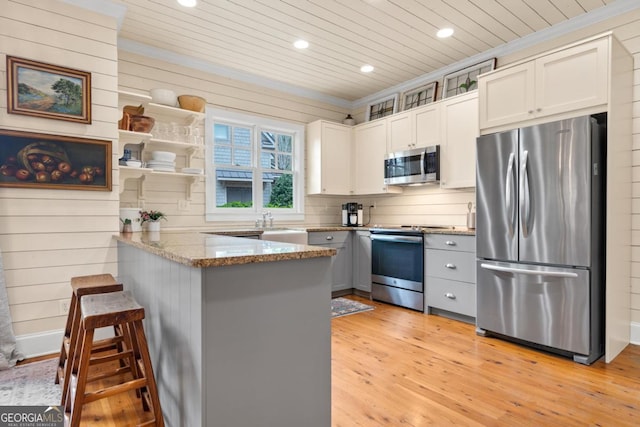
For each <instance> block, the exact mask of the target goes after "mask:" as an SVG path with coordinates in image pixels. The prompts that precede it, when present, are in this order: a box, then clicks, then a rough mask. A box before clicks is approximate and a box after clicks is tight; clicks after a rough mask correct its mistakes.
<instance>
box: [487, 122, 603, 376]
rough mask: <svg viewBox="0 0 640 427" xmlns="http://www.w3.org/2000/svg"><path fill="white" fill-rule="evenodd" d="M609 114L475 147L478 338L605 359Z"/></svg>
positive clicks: (585, 359)
mask: <svg viewBox="0 0 640 427" xmlns="http://www.w3.org/2000/svg"><path fill="white" fill-rule="evenodd" d="M605 129H606V115H605V114H601V115H597V116H585V117H579V118H574V119H569V120H561V121H557V122H553V123H546V124H542V125H537V126H531V127H525V128H520V129H514V130H511V131H508V132H502V133H495V134H491V135H485V136H481V137H479V138H478V139H477V147H476V148H477V176H476V179H477V182H476V185H477V187H476V192H477V193H476V199H477V200H476V202H477V214H476V245H477V266H476V268H477V270H476V272H477V315H476V316H477V317H476V322H477V332H478V334H480V335H483V334H490V335H497V336H499V337H503V338H507V339H512V340H515V341H518V342H520V343H523V344H526V345H531V346H535V347H539V348H541V349H544V350H548V351H551V352H555V353H560V354H562V355H565V356H570V357H573V359H574V360H575V361H576V362H580V363H584V364H591V363H592V362H594V361H595V360H597V359H598V358H600V357H601V356H602V355H603V354H604V254H605V252H604V251H605V239H604V230H605V228H604V222H605V218H604V213H605V210H604V204H605V197H604V196H605V195H604V189H605V185H604V184H605V182H604V180H605V177H606V174H605V170H604V166H605V163H606V162H605V156H606V153H605V152H604V150H605V147H606V144H605V143H604V142H605V141H604V138H606V132H605Z"/></svg>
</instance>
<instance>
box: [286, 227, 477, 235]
mask: <svg viewBox="0 0 640 427" xmlns="http://www.w3.org/2000/svg"><path fill="white" fill-rule="evenodd" d="M299 228H306V230H307V232H308V233H313V232H330V231H370V230H373V229H376V228H381V227H370V226H364V227H344V226H340V225H329V226H322V225H319V226H314V227H299ZM422 232H423V233H424V234H458V235H462V236H475V235H476V230H475V229H473V230H471V229H468V228H467V227H452V228H446V229H423V230H422Z"/></svg>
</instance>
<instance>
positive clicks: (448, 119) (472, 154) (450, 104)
mask: <svg viewBox="0 0 640 427" xmlns="http://www.w3.org/2000/svg"><path fill="white" fill-rule="evenodd" d="M440 111H441V114H442V133H441V135H442V143H441V145H440V186H441V187H442V188H464V187H475V185H476V138H477V137H478V135H479V127H478V91H473V92H470V93H467V94H464V95H459V96H455V97H453V98H450V99H446V100H445V101H443V102H442V103H441V110H440Z"/></svg>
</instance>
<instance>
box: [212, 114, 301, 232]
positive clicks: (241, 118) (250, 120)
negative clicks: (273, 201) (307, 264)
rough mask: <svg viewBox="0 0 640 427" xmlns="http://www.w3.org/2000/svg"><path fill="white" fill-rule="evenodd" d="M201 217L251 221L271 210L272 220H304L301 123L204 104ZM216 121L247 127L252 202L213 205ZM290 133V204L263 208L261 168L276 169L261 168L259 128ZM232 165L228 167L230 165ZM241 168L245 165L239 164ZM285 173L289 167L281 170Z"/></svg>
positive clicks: (263, 170)
mask: <svg viewBox="0 0 640 427" xmlns="http://www.w3.org/2000/svg"><path fill="white" fill-rule="evenodd" d="M205 114H206V117H205V132H204V136H205V153H206V154H205V221H206V222H211V221H236V222H237V221H252V222H253V221H255V220H256V219H258V217H260V215H261V213H262V212H264V211H267V210H268V211H271V212H272V214H273V216H274V217H275V218H276V220H285V221H303V220H304V189H305V181H304V178H305V171H304V149H305V144H304V141H305V127H304V125H301V124H298V123H295V122H287V121H284V120H274V119H270V118H266V117H262V116H258V115H253V114H246V113H239V112H234V111H229V110H221V109H218V108H211V107H208V106H207V108H206V111H205ZM215 123H220V124H225V125H232V126H243V127H248V128H251V130H252V135H251V138H252V140H251V150H252V165H251V170H252V173H253V193H252V197H253V206H252V207H251V208H219V207H217V206H216V193H215V191H216V180H217V178H216V171H215V164H214V162H213V150H214V144H215V137H214V132H213V129H214V124H215ZM261 131H268V132H275V133H283V134H290V135H292V137H293V141H292V151H293V153H292V160H293V167H292V169H291V171H290V172H291V174H292V175H293V182H294V185H293V208H267V207H263V206H262V203H263V202H262V201H263V189H262V176H263V175H262V174H263V173H264V172H269V171H271V172H274V171H275V172H277V171H278V170H277V169H264V168H262V167H261V163H260V155H261V151H262V148H261V142H260V132H261ZM231 168H232V167H231ZM242 169H246V167H245V168H242ZM282 172H285V173H289V171H282ZM257 201H259V202H257Z"/></svg>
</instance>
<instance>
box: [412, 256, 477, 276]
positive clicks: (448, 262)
mask: <svg viewBox="0 0 640 427" xmlns="http://www.w3.org/2000/svg"><path fill="white" fill-rule="evenodd" d="M475 269H476V258H475V254H473V253H471V252H454V251H441V250H435V249H433V250H427V251H426V252H425V269H424V274H425V276H427V277H440V278H442V279H451V280H458V281H461V282H469V283H475V282H476V270H475Z"/></svg>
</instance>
